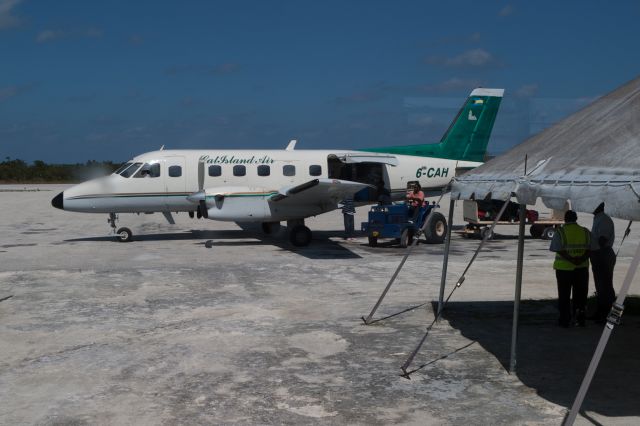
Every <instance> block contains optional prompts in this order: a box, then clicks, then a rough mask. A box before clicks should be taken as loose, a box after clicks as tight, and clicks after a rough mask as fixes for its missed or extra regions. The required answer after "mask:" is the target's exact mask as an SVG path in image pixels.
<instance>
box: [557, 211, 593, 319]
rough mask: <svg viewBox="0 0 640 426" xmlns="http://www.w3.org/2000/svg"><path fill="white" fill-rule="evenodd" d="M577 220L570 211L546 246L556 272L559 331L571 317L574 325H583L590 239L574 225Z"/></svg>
mask: <svg viewBox="0 0 640 426" xmlns="http://www.w3.org/2000/svg"><path fill="white" fill-rule="evenodd" d="M577 220H578V215H577V214H576V213H575V212H574V211H573V210H568V211H567V212H566V213H565V215H564V221H565V224H564V225H562V226H561V227H560V228H558V232H556V233H555V234H554V236H553V239H552V240H551V245H550V246H549V250H551V251H553V252H555V253H556V259H555V261H554V263H553V269H555V271H556V280H557V284H558V310H559V311H560V318H559V319H558V325H559V326H561V327H569V326H570V325H571V318H572V313H573V317H574V318H575V319H576V321H577V323H578V325H580V326H581V327H584V326H585V325H586V323H585V320H586V315H585V310H586V307H587V295H588V292H589V248H590V239H591V235H590V232H589V230H588V229H587V228H584V227H582V226H580V225H578V224H577V223H576V222H577ZM572 292H573V309H572V306H571V293H572Z"/></svg>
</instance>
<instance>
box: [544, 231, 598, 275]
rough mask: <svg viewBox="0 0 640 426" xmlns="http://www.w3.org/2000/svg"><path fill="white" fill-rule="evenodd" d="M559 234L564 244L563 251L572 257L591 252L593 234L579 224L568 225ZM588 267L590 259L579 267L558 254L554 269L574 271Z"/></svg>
mask: <svg viewBox="0 0 640 426" xmlns="http://www.w3.org/2000/svg"><path fill="white" fill-rule="evenodd" d="M558 234H559V235H560V241H561V242H562V249H561V250H565V251H566V252H567V253H568V254H569V255H570V256H573V257H579V256H582V255H584V254H585V253H586V252H587V250H589V247H590V242H591V233H590V232H589V230H588V229H587V228H584V227H582V226H580V225H578V224H577V223H567V224H565V225H563V226H561V227H560V228H559V229H558ZM588 266H589V259H586V260H585V261H584V262H582V263H581V264H579V265H575V264H573V263H571V262H569V261H568V260H567V259H565V258H564V257H562V256H560V254H558V253H556V260H555V262H553V269H558V270H560V271H573V270H574V269H578V268H587V267H588Z"/></svg>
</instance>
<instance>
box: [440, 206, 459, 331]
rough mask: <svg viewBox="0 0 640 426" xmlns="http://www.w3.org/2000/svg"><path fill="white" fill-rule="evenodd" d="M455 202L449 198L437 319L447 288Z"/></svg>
mask: <svg viewBox="0 0 640 426" xmlns="http://www.w3.org/2000/svg"><path fill="white" fill-rule="evenodd" d="M455 205H456V200H454V199H453V197H451V201H449V220H448V221H447V224H448V225H449V226H448V227H447V239H446V241H445V243H444V259H442V276H441V277H440V294H439V295H438V314H437V315H436V317H437V318H440V313H441V312H442V304H443V301H444V289H445V287H446V286H447V266H449V249H450V248H451V228H453V209H454V208H455Z"/></svg>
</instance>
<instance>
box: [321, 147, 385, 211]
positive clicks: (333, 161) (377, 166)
mask: <svg viewBox="0 0 640 426" xmlns="http://www.w3.org/2000/svg"><path fill="white" fill-rule="evenodd" d="M327 161H328V166H329V178H330V179H342V180H348V181H352V182H358V183H365V184H367V185H370V186H371V187H369V188H364V189H363V190H361V191H359V192H358V193H356V194H355V196H354V201H356V202H371V201H376V200H377V199H378V194H377V192H376V191H375V189H374V188H375V187H377V186H378V183H379V182H380V180H382V181H383V182H384V184H385V186H386V187H387V188H388V187H389V173H388V171H387V167H389V166H391V167H395V166H397V165H398V159H397V158H396V157H395V156H394V155H385V154H374V153H366V152H358V153H355V152H348V153H344V154H343V153H337V154H331V155H329V157H328V159H327ZM372 187H373V188H372Z"/></svg>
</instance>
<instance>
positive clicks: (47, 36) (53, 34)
mask: <svg viewBox="0 0 640 426" xmlns="http://www.w3.org/2000/svg"><path fill="white" fill-rule="evenodd" d="M64 35H65V33H64V31H54V30H44V31H41V32H40V33H39V34H38V36H37V37H36V41H37V42H38V43H46V42H48V41H53V40H56V39H59V38H62V37H64Z"/></svg>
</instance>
